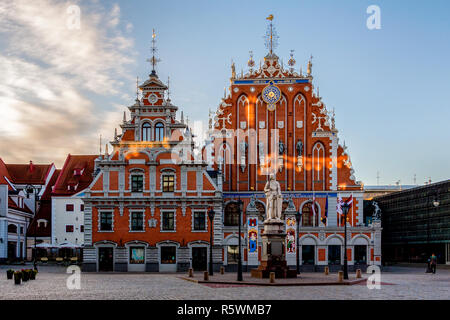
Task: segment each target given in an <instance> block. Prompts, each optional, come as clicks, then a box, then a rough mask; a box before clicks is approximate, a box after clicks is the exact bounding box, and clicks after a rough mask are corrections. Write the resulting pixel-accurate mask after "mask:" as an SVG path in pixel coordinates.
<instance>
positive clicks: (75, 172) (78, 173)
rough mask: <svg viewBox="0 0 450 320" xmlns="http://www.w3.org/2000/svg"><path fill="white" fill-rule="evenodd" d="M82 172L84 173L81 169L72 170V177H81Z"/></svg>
mask: <svg viewBox="0 0 450 320" xmlns="http://www.w3.org/2000/svg"><path fill="white" fill-rule="evenodd" d="M83 172H84V168H83V169H81V168H79V169H74V170H73V175H74V176H81V175H82V174H83Z"/></svg>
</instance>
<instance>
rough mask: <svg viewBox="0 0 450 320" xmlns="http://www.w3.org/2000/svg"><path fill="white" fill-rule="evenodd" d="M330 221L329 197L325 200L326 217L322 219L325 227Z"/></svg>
mask: <svg viewBox="0 0 450 320" xmlns="http://www.w3.org/2000/svg"><path fill="white" fill-rule="evenodd" d="M327 219H328V197H327V198H326V199H325V216H324V217H323V218H322V219H321V221H322V223H323V224H324V225H327Z"/></svg>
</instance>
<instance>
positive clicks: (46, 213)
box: [27, 170, 61, 237]
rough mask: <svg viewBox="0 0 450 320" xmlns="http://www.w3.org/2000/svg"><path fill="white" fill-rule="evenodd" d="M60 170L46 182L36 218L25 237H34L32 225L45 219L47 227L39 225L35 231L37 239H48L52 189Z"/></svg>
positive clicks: (50, 223)
mask: <svg viewBox="0 0 450 320" xmlns="http://www.w3.org/2000/svg"><path fill="white" fill-rule="evenodd" d="M60 173H61V170H55V172H54V173H53V176H52V177H51V179H50V181H49V182H48V185H47V188H46V189H45V190H44V193H43V194H42V197H41V199H40V201H39V209H38V212H37V215H36V217H34V218H33V220H32V221H31V223H30V225H29V226H28V231H27V235H28V236H34V230H35V229H34V225H35V223H36V221H37V220H40V219H45V220H47V225H46V226H45V225H44V224H41V225H39V228H37V229H36V236H37V237H50V236H51V234H52V198H51V195H52V187H53V186H54V185H55V183H56V179H57V178H58V176H59V174H60Z"/></svg>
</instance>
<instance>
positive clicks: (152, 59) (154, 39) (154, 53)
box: [147, 29, 161, 76]
mask: <svg viewBox="0 0 450 320" xmlns="http://www.w3.org/2000/svg"><path fill="white" fill-rule="evenodd" d="M156 51H157V49H156V33H155V29H153V32H152V48H151V52H152V57H151V58H150V59H147V61H148V62H150V63H151V64H152V73H151V75H155V76H156V71H155V67H156V64H157V63H158V62H160V61H161V60H160V59H158V58H156Z"/></svg>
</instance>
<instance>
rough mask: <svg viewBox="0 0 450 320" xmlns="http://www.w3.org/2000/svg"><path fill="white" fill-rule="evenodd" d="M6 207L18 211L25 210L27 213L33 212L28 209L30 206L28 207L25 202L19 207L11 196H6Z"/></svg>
mask: <svg viewBox="0 0 450 320" xmlns="http://www.w3.org/2000/svg"><path fill="white" fill-rule="evenodd" d="M8 208H9V209H14V210H18V211H22V212H26V213H29V214H33V211H31V210H30V208H28V206H27V205H26V204H24V205H23V208H20V207H19V206H18V205H17V204H16V203H15V202H14V200H13V199H11V197H8Z"/></svg>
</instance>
